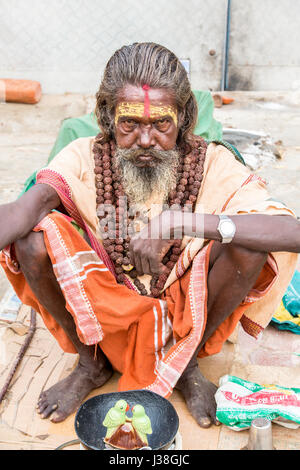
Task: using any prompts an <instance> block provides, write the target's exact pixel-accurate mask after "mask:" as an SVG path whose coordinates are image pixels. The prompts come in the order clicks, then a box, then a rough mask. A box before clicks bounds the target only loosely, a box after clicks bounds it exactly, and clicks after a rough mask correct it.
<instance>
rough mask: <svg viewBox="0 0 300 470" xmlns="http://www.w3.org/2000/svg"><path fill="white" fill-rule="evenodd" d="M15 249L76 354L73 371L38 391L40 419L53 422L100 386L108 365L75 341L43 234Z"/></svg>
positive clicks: (36, 291) (33, 287) (107, 374)
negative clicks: (76, 363) (43, 389)
mask: <svg viewBox="0 0 300 470" xmlns="http://www.w3.org/2000/svg"><path fill="white" fill-rule="evenodd" d="M15 250H16V256H17V259H18V262H19V264H20V267H21V270H22V272H23V274H24V276H25V279H26V281H27V282H28V284H29V286H30V288H31V290H32V291H33V293H34V294H35V296H36V297H37V299H38V300H39V302H40V304H41V305H43V307H44V308H45V309H46V310H47V311H48V312H49V313H50V315H52V316H53V317H54V318H55V320H56V321H57V323H59V325H60V326H61V327H62V328H63V330H64V331H65V333H66V334H67V336H68V337H69V339H70V340H71V342H72V343H73V345H74V347H75V349H76V351H77V352H78V354H79V362H78V365H77V366H76V368H75V370H74V371H73V372H72V373H71V374H70V375H69V376H68V377H67V378H65V379H64V380H62V381H61V382H59V383H58V384H56V385H54V386H53V387H51V388H50V389H49V390H47V391H45V392H42V393H41V395H40V398H39V402H38V411H39V413H41V416H42V418H47V417H48V416H50V415H51V414H52V415H51V420H52V421H53V422H59V421H63V420H64V419H65V418H66V417H67V416H68V415H69V414H71V413H73V412H74V411H75V410H76V409H77V408H78V406H79V405H80V404H81V402H82V400H83V399H84V398H85V397H86V396H87V395H88V394H89V392H90V391H91V390H93V389H95V388H98V387H100V386H101V385H103V384H104V383H105V382H106V381H107V380H108V379H109V378H110V377H111V375H112V368H111V366H110V364H109V362H108V360H107V358H106V357H105V356H104V354H103V353H102V351H101V350H100V348H98V349H97V356H96V358H95V357H94V356H95V354H94V353H95V346H86V345H85V344H83V343H82V342H81V341H80V340H79V338H78V336H77V333H76V327H75V323H74V320H73V318H72V316H71V314H70V313H69V312H68V311H67V310H66V308H65V298H64V296H63V294H62V292H61V289H60V287H59V284H58V282H57V280H56V277H55V275H54V272H53V268H52V264H51V261H50V258H49V256H48V253H47V250H46V247H45V243H44V236H43V233H41V232H38V233H36V232H31V233H30V234H29V235H28V236H27V237H25V238H23V239H21V240H19V241H18V242H16V243H15ZM54 410H55V411H54Z"/></svg>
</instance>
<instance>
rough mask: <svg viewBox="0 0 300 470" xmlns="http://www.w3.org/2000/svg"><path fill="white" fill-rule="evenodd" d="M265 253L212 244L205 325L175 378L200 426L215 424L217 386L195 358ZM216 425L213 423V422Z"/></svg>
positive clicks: (235, 304) (252, 280)
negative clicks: (177, 378) (179, 374)
mask: <svg viewBox="0 0 300 470" xmlns="http://www.w3.org/2000/svg"><path fill="white" fill-rule="evenodd" d="M267 256H268V255H267V253H258V252H252V251H250V250H246V249H244V248H242V247H233V246H231V245H222V244H221V243H218V242H214V244H213V247H212V250H211V254H210V265H209V273H208V305H207V323H206V328H205V331H204V335H203V338H202V340H201V343H200V345H199V347H198V348H197V351H196V353H195V354H194V356H193V358H192V359H191V361H190V363H189V364H188V366H187V368H186V369H185V371H184V372H183V374H182V376H181V378H180V379H179V381H178V383H177V385H176V388H178V389H179V390H180V391H181V392H182V394H183V395H184V398H185V400H186V403H187V406H188V408H189V410H190V411H191V413H192V415H193V416H194V418H195V419H196V421H197V422H198V423H199V425H200V426H201V427H209V426H210V425H211V424H212V423H216V402H215V399H214V394H215V393H216V391H217V387H216V386H215V385H214V384H213V383H211V382H209V381H208V380H207V379H205V377H203V375H202V374H201V372H200V370H199V368H198V362H197V355H198V352H199V351H200V349H201V348H202V347H203V345H204V344H205V343H206V341H207V340H208V339H209V338H210V336H211V335H212V334H213V333H214V332H215V331H216V329H217V328H218V326H219V325H221V323H222V322H223V321H224V320H226V318H228V317H229V316H230V315H231V313H232V312H233V311H234V310H235V309H236V308H237V307H238V306H239V305H240V303H241V302H242V301H243V300H244V298H245V297H246V295H247V294H248V292H249V291H250V290H251V288H252V287H253V285H254V284H255V281H256V279H257V278H258V276H259V274H260V272H261V269H262V267H263V266H264V264H265V262H266V260H267ZM216 424H217V423H216Z"/></svg>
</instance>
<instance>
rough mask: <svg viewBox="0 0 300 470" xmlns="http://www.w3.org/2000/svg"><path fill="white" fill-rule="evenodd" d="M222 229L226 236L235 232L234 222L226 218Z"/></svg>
mask: <svg viewBox="0 0 300 470" xmlns="http://www.w3.org/2000/svg"><path fill="white" fill-rule="evenodd" d="M221 230H222V233H223V234H224V235H225V236H228V235H232V234H233V232H234V227H233V224H232V223H231V222H230V221H229V220H228V221H227V220H225V221H224V222H222V227H221Z"/></svg>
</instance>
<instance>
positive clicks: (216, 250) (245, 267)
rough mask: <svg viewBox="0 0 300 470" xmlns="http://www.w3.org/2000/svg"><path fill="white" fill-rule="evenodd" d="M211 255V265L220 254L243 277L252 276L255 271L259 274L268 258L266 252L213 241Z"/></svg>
mask: <svg viewBox="0 0 300 470" xmlns="http://www.w3.org/2000/svg"><path fill="white" fill-rule="evenodd" d="M211 255H212V259H211V267H212V265H213V264H214V263H215V262H216V260H217V259H218V258H219V257H220V256H222V257H223V259H224V260H227V261H228V262H229V263H230V264H231V265H232V266H234V267H235V269H236V270H237V271H238V272H239V274H240V275H241V276H243V277H245V278H248V277H252V275H253V274H256V273H258V274H259V272H260V271H261V269H262V267H263V266H264V264H265V262H266V261H267V258H268V253H265V252H261V251H253V250H249V249H247V248H244V247H242V246H238V245H232V244H221V243H219V242H214V245H213V247H212V251H211Z"/></svg>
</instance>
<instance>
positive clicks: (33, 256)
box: [14, 232, 48, 275]
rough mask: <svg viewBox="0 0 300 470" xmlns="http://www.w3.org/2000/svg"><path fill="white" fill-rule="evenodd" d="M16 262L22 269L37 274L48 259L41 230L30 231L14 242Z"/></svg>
mask: <svg viewBox="0 0 300 470" xmlns="http://www.w3.org/2000/svg"><path fill="white" fill-rule="evenodd" d="M14 246H15V253H16V258H17V261H18V263H19V264H20V267H21V269H22V271H23V270H26V271H27V270H29V271H30V272H31V273H32V274H33V275H34V274H35V275H39V273H40V271H41V269H42V266H43V265H44V263H45V261H46V260H47V259H48V253H47V249H46V246H45V242H44V236H43V233H42V232H30V233H29V234H28V235H26V237H24V238H21V239H20V240H17V241H16V242H15V243H14Z"/></svg>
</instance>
